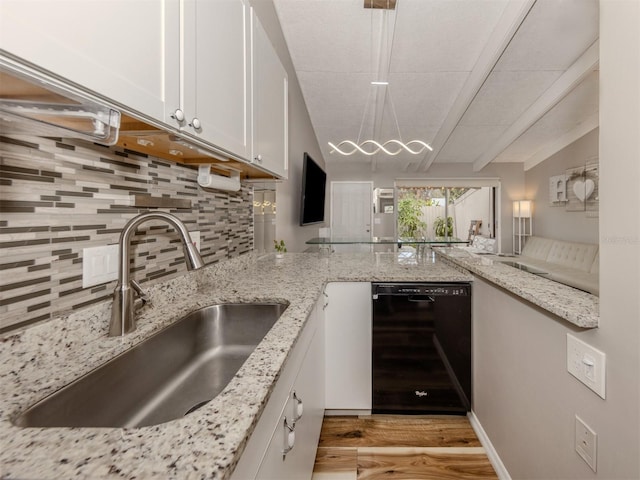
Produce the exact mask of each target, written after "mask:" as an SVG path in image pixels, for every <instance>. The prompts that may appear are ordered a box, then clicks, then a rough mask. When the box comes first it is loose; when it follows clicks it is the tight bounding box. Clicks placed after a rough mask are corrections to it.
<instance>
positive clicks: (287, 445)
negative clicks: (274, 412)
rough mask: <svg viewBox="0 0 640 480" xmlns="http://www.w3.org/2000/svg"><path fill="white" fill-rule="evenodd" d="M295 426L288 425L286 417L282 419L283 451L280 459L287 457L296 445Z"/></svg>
mask: <svg viewBox="0 0 640 480" xmlns="http://www.w3.org/2000/svg"><path fill="white" fill-rule="evenodd" d="M295 429H296V424H295V423H294V424H293V425H289V422H288V421H287V417H284V450H283V451H282V459H283V460H284V457H286V456H287V453H289V452H290V451H291V450H293V447H294V446H295V443H296V432H295Z"/></svg>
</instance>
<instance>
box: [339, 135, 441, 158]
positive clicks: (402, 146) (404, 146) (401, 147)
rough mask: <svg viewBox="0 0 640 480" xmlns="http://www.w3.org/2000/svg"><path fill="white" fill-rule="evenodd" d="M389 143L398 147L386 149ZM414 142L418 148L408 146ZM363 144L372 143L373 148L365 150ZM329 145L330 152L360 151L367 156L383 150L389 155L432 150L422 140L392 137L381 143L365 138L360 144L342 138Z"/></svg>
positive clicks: (416, 153) (351, 152) (343, 153)
mask: <svg viewBox="0 0 640 480" xmlns="http://www.w3.org/2000/svg"><path fill="white" fill-rule="evenodd" d="M391 144H393V145H396V146H397V147H398V148H397V149H396V150H389V149H387V148H386V146H387V145H391ZM416 144H417V145H419V146H420V148H419V149H417V150H414V149H412V148H411V147H410V146H411V145H416ZM343 145H348V146H350V147H351V150H346V149H344V150H343V149H341V148H340V147H342V146H343ZM365 145H373V146H374V147H375V149H374V150H371V151H367V150H365V149H364V148H363V147H364V146H365ZM329 146H330V147H331V148H332V150H331V153H333V152H338V153H339V154H340V155H345V156H349V155H353V154H354V153H357V152H360V153H362V154H364V155H367V156H372V155H375V154H376V153H379V152H383V153H386V154H387V155H391V156H396V155H398V154H399V153H402V152H403V151H405V152H408V153H410V154H412V155H420V154H421V153H423V152H424V151H425V150H429V151H433V148H431V147H430V146H429V145H428V144H427V143H424V142H423V141H422V140H411V141H410V142H407V143H403V142H402V141H400V140H395V139H392V140H387V141H386V142H384V143H383V144H380V143H378V142H376V141H375V140H365V141H363V142H361V143H360V144H357V143H355V142H352V141H351V140H343V141H341V142H340V143H338V145H334V144H333V143H331V142H329Z"/></svg>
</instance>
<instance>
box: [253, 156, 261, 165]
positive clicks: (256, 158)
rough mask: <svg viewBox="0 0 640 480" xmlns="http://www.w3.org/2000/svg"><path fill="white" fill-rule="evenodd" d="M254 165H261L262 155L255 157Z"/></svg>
mask: <svg viewBox="0 0 640 480" xmlns="http://www.w3.org/2000/svg"><path fill="white" fill-rule="evenodd" d="M254 160H255V161H256V163H262V155H256V157H255V159H254Z"/></svg>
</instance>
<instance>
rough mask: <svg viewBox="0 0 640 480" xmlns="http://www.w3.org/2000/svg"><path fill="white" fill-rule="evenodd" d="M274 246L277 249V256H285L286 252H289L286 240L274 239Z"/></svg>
mask: <svg viewBox="0 0 640 480" xmlns="http://www.w3.org/2000/svg"><path fill="white" fill-rule="evenodd" d="M273 247H274V248H275V249H276V258H282V257H284V254H285V253H286V252H287V246H286V245H285V244H284V240H280V241H279V242H278V240H274V241H273Z"/></svg>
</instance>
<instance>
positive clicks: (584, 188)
mask: <svg viewBox="0 0 640 480" xmlns="http://www.w3.org/2000/svg"><path fill="white" fill-rule="evenodd" d="M595 188H596V183H595V182H594V181H593V180H591V179H590V178H587V179H586V180H585V181H582V180H576V181H575V183H574V184H573V193H575V194H576V197H578V200H580V201H581V202H584V201H585V200H586V199H588V198H589V197H590V196H591V194H592V193H593V191H594V190H595Z"/></svg>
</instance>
